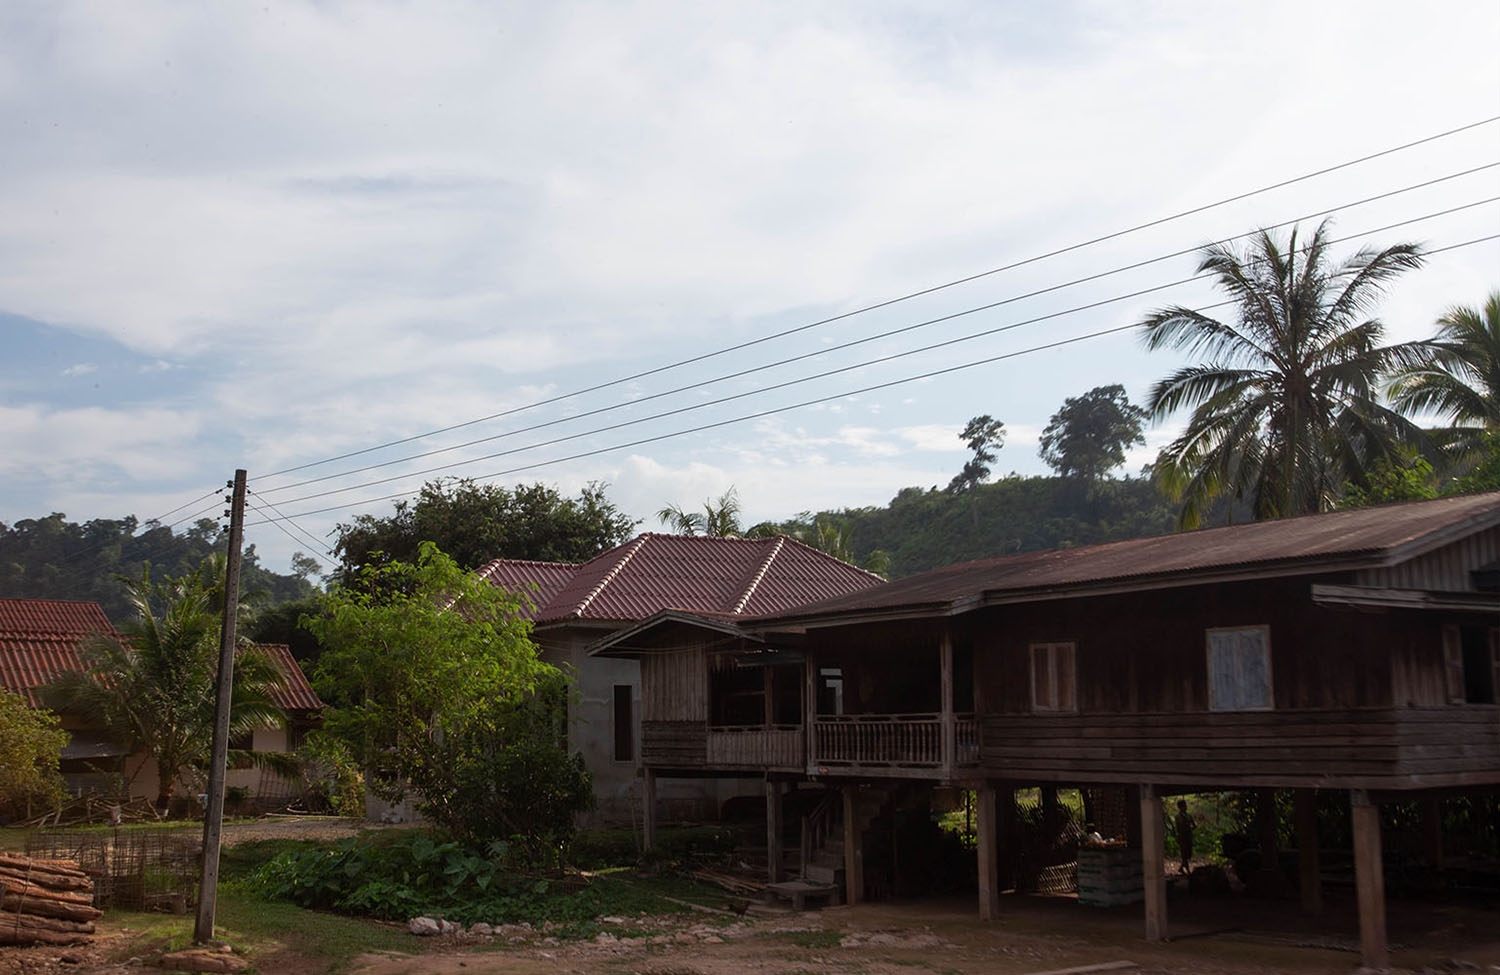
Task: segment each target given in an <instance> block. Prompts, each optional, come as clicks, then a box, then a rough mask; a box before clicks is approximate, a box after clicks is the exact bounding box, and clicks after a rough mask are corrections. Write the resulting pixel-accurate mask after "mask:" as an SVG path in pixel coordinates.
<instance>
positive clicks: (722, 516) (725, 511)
mask: <svg viewBox="0 0 1500 975" xmlns="http://www.w3.org/2000/svg"><path fill="white" fill-rule="evenodd" d="M656 520H657V521H659V522H661V523H662V524H663V525H664V526H666V527H667V528H670V529H671V530H672V531H673V532H675V533H676V534H678V535H713V536H715V537H718V538H738V537H740V535H741V534H742V532H741V530H740V496H739V492H737V491H736V490H735V489H734V485H730V486H729V490H727V491H725V492H724V493H723V494H721V495H719V498H718V500H717V501H715V500H713V499H712V498H710V499H709V500H707V501H705V502H703V513H702V514H699V513H698V512H696V511H687V510H685V509H683V508H681V507H679V506H677V505H676V504H672V503H670V502H669V503H668V504H666V505H665V506H663V507H662V509H661V510H660V511H658V512H657V513H656ZM757 527H758V526H757Z"/></svg>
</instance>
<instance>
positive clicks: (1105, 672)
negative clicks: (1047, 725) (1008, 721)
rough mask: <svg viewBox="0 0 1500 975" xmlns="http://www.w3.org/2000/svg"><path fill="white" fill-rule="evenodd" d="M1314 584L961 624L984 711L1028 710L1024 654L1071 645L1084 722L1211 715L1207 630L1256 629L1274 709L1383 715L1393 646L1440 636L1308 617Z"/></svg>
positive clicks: (1021, 610) (1399, 625) (1208, 591)
mask: <svg viewBox="0 0 1500 975" xmlns="http://www.w3.org/2000/svg"><path fill="white" fill-rule="evenodd" d="M1323 581H1331V580H1323ZM1310 584H1311V583H1310V581H1309V579H1308V578H1306V577H1304V578H1294V579H1287V580H1277V581H1274V582H1255V583H1235V584H1221V585H1211V586H1191V587H1184V588H1181V589H1170V590H1163V591H1160V592H1150V593H1126V594H1120V595H1109V596H1096V597H1093V598H1090V599H1067V600H1053V601H1047V602H1038V603H1029V604H1026V605H1019V606H1004V607H995V608H992V609H987V610H982V611H979V612H977V613H974V614H970V616H971V617H972V618H968V619H966V618H964V617H960V620H962V621H963V624H964V625H965V626H966V627H968V628H969V629H970V632H971V633H972V638H973V642H974V646H975V653H974V668H975V670H974V676H975V683H976V685H977V693H978V695H979V697H980V698H981V701H982V703H981V705H980V706H981V707H982V709H983V710H984V711H986V712H1000V713H1011V714H1022V713H1029V712H1030V711H1031V670H1030V666H1031V665H1030V657H1029V649H1028V648H1029V647H1030V645H1031V644H1033V643H1055V642H1072V643H1074V644H1075V671H1076V675H1077V682H1078V698H1077V707H1078V710H1079V711H1080V712H1086V713H1101V712H1102V713H1134V712H1184V711H1185V712H1194V711H1198V712H1201V711H1207V710H1208V679H1207V669H1208V668H1207V649H1206V639H1207V637H1206V631H1207V630H1208V629H1210V628H1220V627H1252V626H1269V627H1270V643H1271V679H1272V687H1273V698H1274V701H1275V705H1276V707H1277V708H1278V709H1283V708H1362V707H1388V706H1390V705H1391V704H1392V703H1393V702H1394V698H1393V696H1392V681H1391V660H1392V653H1391V647H1392V646H1395V645H1402V646H1406V647H1408V648H1412V647H1417V646H1420V645H1421V644H1422V642H1423V640H1424V639H1428V638H1430V639H1432V640H1439V639H1440V638H1439V637H1438V636H1437V629H1436V627H1435V626H1428V625H1424V624H1423V622H1422V621H1420V620H1419V621H1408V620H1400V621H1397V622H1393V620H1394V619H1395V617H1394V616H1393V615H1392V614H1379V615H1376V614H1364V613H1356V612H1346V611H1341V610H1334V609H1327V608H1323V607H1318V606H1314V605H1313V603H1312V600H1311V597H1310V595H1309V586H1310ZM1428 630H1430V632H1428ZM1412 656H1413V660H1419V659H1424V658H1422V657H1421V654H1420V653H1417V652H1416V651H1415V650H1413V651H1412ZM1441 660H1442V657H1441V653H1440V652H1438V653H1436V654H1435V655H1434V656H1433V657H1432V658H1431V663H1432V664H1433V665H1434V666H1437V667H1438V668H1439V669H1440V668H1441Z"/></svg>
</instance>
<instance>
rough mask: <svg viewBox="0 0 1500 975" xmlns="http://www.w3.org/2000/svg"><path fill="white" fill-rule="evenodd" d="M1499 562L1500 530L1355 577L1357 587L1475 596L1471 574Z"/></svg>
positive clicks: (1470, 537)
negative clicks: (1428, 590)
mask: <svg viewBox="0 0 1500 975" xmlns="http://www.w3.org/2000/svg"><path fill="white" fill-rule="evenodd" d="M1497 560H1500V527H1497V528H1491V529H1489V530H1488V531H1482V532H1476V533H1474V534H1473V535H1469V536H1466V537H1465V538H1462V539H1459V540H1458V541H1456V542H1453V543H1452V544H1450V545H1444V546H1442V547H1441V548H1438V549H1434V550H1433V551H1431V552H1428V553H1427V554H1426V555H1422V556H1418V557H1417V558H1414V559H1409V560H1407V561H1405V562H1402V563H1401V564H1400V565H1393V566H1390V567H1388V568H1383V569H1365V570H1363V571H1361V572H1359V573H1357V574H1356V577H1355V584H1356V585H1361V586H1376V587H1379V588H1388V589H1438V590H1444V591H1447V592H1473V591H1475V589H1474V577H1473V575H1472V571H1473V570H1474V569H1477V568H1478V567H1480V566H1481V565H1489V564H1491V563H1493V562H1495V561H1497Z"/></svg>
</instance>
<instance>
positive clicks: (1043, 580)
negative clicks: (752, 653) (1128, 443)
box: [764, 492, 1500, 622]
mask: <svg viewBox="0 0 1500 975" xmlns="http://www.w3.org/2000/svg"><path fill="white" fill-rule="evenodd" d="M1495 524H1500V492H1491V493H1489V494H1478V495H1467V496H1464V497H1457V498H1444V499H1441V500H1437V501H1414V502H1408V503H1405V504H1395V505H1383V506H1380V507H1376V508H1363V509H1357V510H1353V511H1338V512H1332V513H1329V514H1321V515H1307V516H1305V517H1301V518H1286V519H1281V520H1277V521H1262V522H1255V523H1252V524H1245V525H1231V526H1227V527H1221V528H1207V529H1201V530H1199V531H1192V532H1179V533H1176V534H1173V535H1160V536H1156V537H1153V538H1137V539H1130V540H1128V541H1121V542H1110V543H1107V544H1104V545H1090V546H1085V547H1080V548H1068V549H1053V550H1048V551H1041V552H1027V553H1024V554H1020V555H1011V556H1005V557H1002V558H995V559H981V560H979V561H976V562H965V563H962V564H960V565H951V566H947V567H945V568H941V569H934V570H933V571H931V572H924V573H922V574H921V575H915V576H909V577H907V578H905V579H899V580H897V581H895V582H890V583H886V584H885V585H883V586H880V587H878V588H876V589H868V590H864V591H861V592H858V593H855V594H852V595H847V596H841V597H834V598H832V599H824V600H822V601H820V602H816V603H812V604H810V605H806V606H801V607H798V608H797V609H795V611H792V612H788V611H785V610H771V611H769V613H768V614H765V615H766V619H765V620H764V622H773V621H776V622H786V621H794V620H795V621H803V620H807V619H809V618H812V617H818V616H830V617H836V616H839V615H841V614H846V613H847V614H858V613H862V612H889V611H899V610H903V609H907V610H914V609H916V608H919V607H940V606H946V605H947V604H950V603H952V602H954V601H956V600H960V599H974V598H979V597H984V596H996V597H999V596H1003V595H1005V594H1007V593H1010V594H1022V593H1026V592H1029V591H1033V590H1042V591H1045V592H1048V593H1055V592H1057V591H1059V590H1063V591H1066V590H1068V589H1084V588H1087V587H1089V586H1094V585H1099V584H1105V583H1129V582H1137V583H1140V584H1142V585H1155V584H1160V585H1181V584H1183V583H1184V581H1185V578H1186V581H1191V577H1192V576H1193V575H1195V574H1202V573H1206V572H1215V571H1224V570H1238V569H1243V570H1245V571H1251V572H1255V571H1260V572H1265V573H1267V574H1271V573H1274V572H1277V571H1284V570H1285V569H1286V568H1292V569H1296V568H1298V567H1299V565H1300V567H1302V568H1306V567H1307V566H1308V565H1309V564H1316V563H1325V562H1326V563H1333V562H1339V561H1343V562H1351V561H1373V560H1378V559H1380V558H1385V557H1391V556H1393V555H1399V554H1400V552H1401V550H1403V549H1405V548H1406V547H1407V546H1420V545H1422V544H1424V543H1435V542H1440V541H1441V540H1442V539H1443V538H1445V537H1447V535H1448V534H1449V533H1451V532H1454V531H1466V530H1479V529H1480V528H1482V527H1487V526H1492V525H1495Z"/></svg>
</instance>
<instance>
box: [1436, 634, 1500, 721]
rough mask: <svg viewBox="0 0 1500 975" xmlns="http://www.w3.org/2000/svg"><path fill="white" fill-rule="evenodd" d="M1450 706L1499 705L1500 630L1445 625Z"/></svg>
mask: <svg viewBox="0 0 1500 975" xmlns="http://www.w3.org/2000/svg"><path fill="white" fill-rule="evenodd" d="M1443 657H1444V662H1445V663H1446V665H1447V671H1448V703H1449V704H1497V703H1500V628H1496V627H1483V626H1452V625H1449V626H1444V627H1443Z"/></svg>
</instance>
